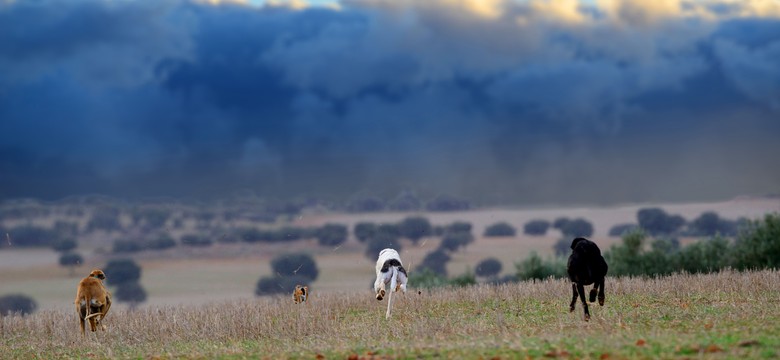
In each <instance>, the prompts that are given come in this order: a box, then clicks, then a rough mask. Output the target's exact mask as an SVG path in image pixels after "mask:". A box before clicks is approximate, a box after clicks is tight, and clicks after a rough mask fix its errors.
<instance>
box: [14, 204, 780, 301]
mask: <svg viewBox="0 0 780 360" xmlns="http://www.w3.org/2000/svg"><path fill="white" fill-rule="evenodd" d="M650 206H659V207H662V208H663V209H665V210H666V211H667V212H668V213H670V214H679V215H681V216H683V217H685V218H686V219H689V220H690V219H694V218H696V217H697V216H699V215H700V214H701V213H703V212H706V211H715V212H717V213H718V214H719V215H720V216H722V217H723V218H726V219H737V218H740V217H746V218H750V219H755V218H759V217H761V216H763V215H764V214H766V213H772V212H778V211H780V199H777V198H739V199H733V200H730V201H723V202H715V203H686V204H644V205H625V206H614V207H569V208H563V207H560V208H554V207H550V208H533V209H523V208H516V209H479V210H473V211H460V212H427V213H401V212H396V213H389V212H388V213H365V214H353V213H327V212H325V213H317V212H311V213H304V214H301V215H300V216H297V217H295V218H293V219H290V220H287V221H285V222H284V223H282V224H281V225H293V226H299V227H317V226H322V225H324V224H328V223H336V224H344V225H347V226H348V228H349V229H350V232H351V229H353V228H354V225H355V224H356V223H358V222H361V221H363V222H373V223H380V224H381V223H392V222H398V221H400V220H402V219H403V218H404V217H407V216H412V215H421V216H425V217H426V218H428V219H429V220H430V222H431V223H432V224H434V225H447V224H451V223H453V222H456V221H464V222H468V223H471V224H472V225H473V231H472V232H473V234H474V237H475V240H474V243H472V244H470V245H468V246H466V247H465V248H462V249H460V250H458V251H456V252H454V253H452V259H451V261H449V262H448V263H447V270H448V273H449V274H450V275H451V276H457V275H460V274H462V273H464V272H466V271H474V268H475V266H476V264H477V263H478V262H479V261H481V260H483V259H485V258H487V257H495V258H497V259H498V260H500V262H501V263H502V271H501V275H507V274H513V273H515V271H516V270H515V266H514V264H515V263H517V262H519V261H521V260H523V259H525V258H526V257H528V255H529V254H530V253H531V252H537V253H539V254H540V255H542V256H544V257H546V256H552V254H553V249H552V246H553V244H555V242H556V241H558V240H559V239H560V238H561V235H560V233H559V232H558V231H557V230H555V229H551V230H550V231H548V233H547V234H546V235H544V236H529V235H525V234H523V231H522V229H523V225H524V224H525V223H527V222H528V221H530V220H533V219H543V220H547V221H553V220H555V219H556V218H559V217H569V218H585V219H587V220H588V221H590V222H592V223H593V227H594V234H593V236H592V237H591V239H592V240H594V241H595V242H596V243H597V244H599V246H600V247H601V249H602V251H605V250H607V249H609V246H610V245H612V244H616V243H619V242H620V241H621V240H620V238H619V237H613V236H609V235H608V231H609V229H610V227H612V226H614V225H615V224H620V223H628V222H636V214H637V210H638V209H640V208H642V207H650ZM35 221H36V222H48V223H51V222H53V219H47V218H43V219H40V220H35ZM124 221H125V222H128V221H129V220H128V219H124ZM81 222H82V224H81V225H82V227H84V224H85V223H86V219H82V220H81ZM497 222H507V223H509V224H511V225H512V226H514V227H515V228H516V229H518V233H517V235H516V236H512V237H485V236H483V233H484V230H485V228H486V227H487V226H489V225H490V224H493V223H497ZM6 225H7V226H8V227H10V226H11V225H13V223H7V224H6ZM229 225H230V224H228V223H215V224H214V226H218V227H219V226H221V227H227V226H229ZM260 226H268V225H265V224H261V225H260ZM272 226H279V224H276V225H272ZM173 231H178V232H186V231H197V229H195V228H194V227H193V228H192V230H173ZM116 236H118V235H110V236H109V235H107V234H105V233H100V232H96V233H90V234H85V235H83V236H81V237H80V238H79V248H78V251H80V252H82V253H83V254H84V264H83V265H82V266H78V267H76V268H75V273H74V274H71V273H70V270H68V269H66V268H64V267H62V266H60V265H59V264H58V260H57V259H58V254H57V253H56V252H55V251H52V250H51V249H49V248H14V247H6V248H0V296H2V295H6V294H14V293H22V294H25V295H28V296H30V297H32V298H33V299H34V300H35V301H36V302H37V304H38V310H60V309H66V310H70V307H71V303H72V301H73V300H72V299H73V297H74V296H75V291H76V284H77V283H78V280H79V279H80V278H82V277H83V276H85V275H86V274H87V273H88V272H89V270H91V269H92V268H93V267H103V266H105V264H106V262H107V261H108V260H110V259H113V258H117V257H125V256H129V257H132V258H133V259H134V260H135V261H136V262H138V264H139V265H140V266H141V268H142V274H141V280H140V283H141V285H142V286H143V287H144V289H145V291H146V292H147V294H148V297H147V299H146V301H145V302H144V303H142V304H141V305H140V306H141V307H142V308H144V307H147V306H149V307H153V306H165V305H202V304H207V303H211V302H215V301H230V300H235V299H242V300H251V299H253V298H254V297H255V295H254V290H255V286H256V284H257V281H258V279H259V278H260V277H261V276H267V275H271V273H272V269H271V266H270V262H271V260H272V259H273V258H274V257H276V256H278V255H280V254H285V253H290V252H299V251H303V252H306V253H309V254H311V255H313V256H314V259H315V260H316V263H317V267H318V269H319V276H318V278H317V280H316V281H314V282H313V283H311V284H310V285H311V286H312V289H314V291H315V292H316V293H318V294H325V293H344V292H347V293H356V294H361V295H367V296H369V297H370V291H369V287H370V285H371V284H372V283H373V278H374V276H375V275H374V270H373V268H374V262H375V261H376V258H375V257H374V258H369V257H367V256H365V255H364V251H365V245H364V244H361V243H359V242H358V241H357V240H356V239H355V238H354V234H350V237H349V239H348V240H347V241H346V242H345V243H343V244H341V245H339V246H337V247H326V246H320V245H318V243H317V241H316V240H315V239H305V240H298V241H294V242H289V243H245V242H238V243H220V242H216V243H215V244H213V245H212V246H209V247H203V248H193V247H186V246H177V247H174V248H171V249H167V250H164V251H155V252H151V251H144V252H139V253H134V254H129V255H123V254H111V253H110V252H108V251H107V250H106V249H108V248H110V245H111V242H112V241H113V238H115V237H116ZM695 240H696V238H685V237H683V238H681V239H680V241H681V242H682V243H686V242H691V241H695ZM440 242H441V238H439V237H426V238H423V239H421V240H420V242H419V243H417V244H416V245H415V244H412V243H411V242H410V241H408V240H401V244H402V245H403V248H402V250H401V257H402V259H403V261H404V265H405V266H406V267H407V269H408V270H410V272H414V271H415V268H416V267H417V265H418V264H419V263H420V262H421V261H422V260H423V258H424V257H425V255H426V254H427V253H429V252H431V251H433V250H435V249H436V248H437V247H438V246H439V243H440ZM107 276H108V277H109V278H111V274H107ZM412 286H414V285H413V284H412ZM115 306H116V309H122V308H124V307H126V306H127V305H125V304H124V303H117V304H116V305H115Z"/></svg>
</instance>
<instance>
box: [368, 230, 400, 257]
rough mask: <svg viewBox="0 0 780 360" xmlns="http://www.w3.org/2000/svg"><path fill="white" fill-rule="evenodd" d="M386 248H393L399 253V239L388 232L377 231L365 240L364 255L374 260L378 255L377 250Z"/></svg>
mask: <svg viewBox="0 0 780 360" xmlns="http://www.w3.org/2000/svg"><path fill="white" fill-rule="evenodd" d="M387 248H390V249H395V251H398V252H399V253H400V252H401V243H400V239H399V238H398V237H397V236H393V235H390V234H388V233H377V234H376V235H374V237H372V238H370V239H368V241H367V242H366V252H365V255H366V257H368V258H369V259H372V260H376V258H377V257H378V256H379V252H380V251H382V250H383V249H387Z"/></svg>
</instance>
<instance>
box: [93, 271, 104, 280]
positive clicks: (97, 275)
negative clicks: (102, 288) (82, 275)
mask: <svg viewBox="0 0 780 360" xmlns="http://www.w3.org/2000/svg"><path fill="white" fill-rule="evenodd" d="M89 277H93V278H97V279H100V280H105V279H106V274H105V273H104V272H103V270H100V269H94V270H92V272H91V273H89Z"/></svg>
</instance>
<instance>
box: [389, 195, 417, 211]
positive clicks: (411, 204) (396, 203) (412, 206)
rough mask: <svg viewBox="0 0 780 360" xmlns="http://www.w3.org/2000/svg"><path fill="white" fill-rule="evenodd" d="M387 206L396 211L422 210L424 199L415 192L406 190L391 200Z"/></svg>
mask: <svg viewBox="0 0 780 360" xmlns="http://www.w3.org/2000/svg"><path fill="white" fill-rule="evenodd" d="M387 207H388V208H389V209H390V210H394V211H415V210H420V208H421V207H422V201H420V199H419V198H417V196H416V195H414V194H413V193H411V192H408V191H404V192H402V193H401V194H399V195H398V196H397V197H395V198H394V199H393V200H391V201H390V203H389V204H388V206H387Z"/></svg>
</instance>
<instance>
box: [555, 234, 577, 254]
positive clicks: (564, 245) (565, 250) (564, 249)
mask: <svg viewBox="0 0 780 360" xmlns="http://www.w3.org/2000/svg"><path fill="white" fill-rule="evenodd" d="M572 240H573V239H568V238H564V239H559V240H558V241H556V242H555V245H553V252H555V256H569V254H570V253H571V242H572Z"/></svg>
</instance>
